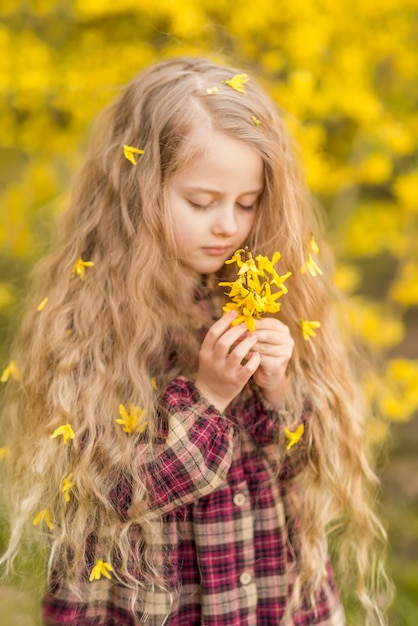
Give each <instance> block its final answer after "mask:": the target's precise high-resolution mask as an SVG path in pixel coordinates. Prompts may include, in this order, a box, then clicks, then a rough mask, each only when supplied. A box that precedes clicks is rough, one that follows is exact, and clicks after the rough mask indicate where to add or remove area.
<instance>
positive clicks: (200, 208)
mask: <svg viewBox="0 0 418 626" xmlns="http://www.w3.org/2000/svg"><path fill="white" fill-rule="evenodd" d="M189 204H190V206H191V207H192V208H193V209H194V210H195V211H204V210H205V209H207V208H209V206H210V205H209V204H197V203H196V202H192V201H191V200H189Z"/></svg>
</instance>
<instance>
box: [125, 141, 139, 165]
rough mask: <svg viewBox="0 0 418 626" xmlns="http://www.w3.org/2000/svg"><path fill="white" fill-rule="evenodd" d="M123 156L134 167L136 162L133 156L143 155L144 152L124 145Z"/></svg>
mask: <svg viewBox="0 0 418 626" xmlns="http://www.w3.org/2000/svg"><path fill="white" fill-rule="evenodd" d="M123 154H124V155H125V157H126V158H127V159H128V161H130V162H131V163H132V165H136V164H137V163H138V161H137V160H136V159H135V154H139V155H141V154H144V151H143V150H140V149H139V148H135V147H134V146H127V145H126V144H124V146H123Z"/></svg>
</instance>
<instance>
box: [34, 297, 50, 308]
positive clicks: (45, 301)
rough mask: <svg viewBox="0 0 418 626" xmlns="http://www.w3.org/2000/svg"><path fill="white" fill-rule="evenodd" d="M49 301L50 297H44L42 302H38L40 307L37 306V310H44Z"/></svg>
mask: <svg viewBox="0 0 418 626" xmlns="http://www.w3.org/2000/svg"><path fill="white" fill-rule="evenodd" d="M47 302H48V297H46V298H44V299H43V300H42V302H40V303H39V304H38V308H37V309H36V310H37V311H43V309H44V308H45V306H46V303H47Z"/></svg>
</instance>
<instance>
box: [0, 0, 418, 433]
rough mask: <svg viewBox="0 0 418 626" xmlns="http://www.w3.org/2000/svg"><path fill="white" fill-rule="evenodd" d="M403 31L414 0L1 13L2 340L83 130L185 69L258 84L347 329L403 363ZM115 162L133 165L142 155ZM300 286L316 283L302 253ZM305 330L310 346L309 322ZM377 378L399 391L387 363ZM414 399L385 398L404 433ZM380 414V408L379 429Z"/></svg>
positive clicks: (413, 209) (410, 299)
mask: <svg viewBox="0 0 418 626" xmlns="http://www.w3.org/2000/svg"><path fill="white" fill-rule="evenodd" d="M415 24H416V3H415V2H413V1H411V0H398V2H393V1H392V0H390V1H389V0H382V1H381V2H378V3H377V2H375V1H374V0H364V1H363V2H361V3H360V2H355V3H350V4H347V3H346V2H344V1H343V0H333V1H332V2H331V1H330V0H312V1H311V2H308V1H307V0H294V1H293V2H291V3H289V2H284V0H279V1H278V2H274V1H273V0H260V2H259V3H258V4H257V6H256V7H255V6H254V3H253V2H250V0H238V2H237V3H235V4H234V5H232V4H231V3H227V2H225V1H224V0H201V1H200V2H196V0H179V1H178V2H177V3H173V2H172V1H171V0H160V2H158V3H149V2H145V1H144V0H120V1H119V2H117V3H115V2H111V1H110V0H83V1H81V0H68V1H66V2H64V1H63V0H3V2H2V13H1V17H0V88H1V92H2V94H3V98H2V99H1V101H0V202H1V206H2V211H1V212H0V272H2V274H0V281H1V282H0V315H1V316H2V319H3V323H2V325H1V328H2V330H1V333H2V335H1V336H2V338H4V336H5V334H6V330H7V327H8V324H9V321H10V324H11V323H12V321H13V305H14V304H15V303H16V299H19V297H20V296H21V294H22V293H23V286H24V280H25V277H26V276H27V273H28V269H29V267H30V266H31V265H32V264H33V262H34V261H35V260H36V259H37V258H38V257H39V256H40V255H41V253H42V252H43V250H44V246H45V242H46V241H48V239H49V224H50V222H51V217H52V216H53V215H54V214H56V213H59V212H60V211H61V210H62V208H63V207H65V206H66V203H67V195H66V194H67V191H66V190H67V189H68V183H69V179H70V177H71V175H72V174H73V173H74V171H75V170H76V168H77V166H78V164H79V163H80V160H81V158H82V153H83V149H82V146H83V140H84V137H85V131H86V128H87V126H88V125H89V123H90V122H91V120H92V119H93V118H94V117H95V116H96V114H97V113H98V112H99V111H100V110H101V109H102V107H103V106H104V105H105V104H106V103H108V102H109V101H110V100H112V99H113V98H114V96H115V95H116V93H117V91H118V86H119V85H121V84H123V83H125V82H126V81H128V80H129V79H130V78H131V76H132V75H133V74H135V73H136V72H137V71H138V70H140V69H141V68H143V67H146V66H148V65H149V64H150V63H153V62H155V61H157V60H159V59H161V58H164V57H169V56H173V55H176V54H192V55H209V56H210V57H211V58H213V59H214V60H220V61H225V60H226V61H229V60H232V62H233V63H234V64H235V65H237V66H241V67H243V68H245V71H246V72H248V74H237V75H235V76H234V77H233V78H232V79H231V80H230V81H229V82H230V84H229V86H230V87H231V89H234V90H236V91H237V92H238V93H239V94H240V95H241V96H242V97H245V84H246V81H247V80H248V78H249V77H251V76H252V75H254V76H256V77H260V79H261V80H262V81H263V84H264V85H265V86H266V87H267V89H268V90H269V91H270V93H271V95H272V97H273V98H274V99H275V100H276V102H277V103H278V105H279V106H280V107H281V108H282V109H283V110H285V111H287V113H286V115H285V121H286V124H287V125H288V126H289V128H290V130H291V131H292V133H293V134H294V136H295V138H296V140H297V143H298V145H299V146H300V159H301V162H302V163H303V166H304V169H305V171H306V177H307V181H308V184H309V186H310V187H311V189H312V191H313V193H314V194H315V195H316V196H317V197H318V198H319V200H320V201H321V203H322V204H323V206H324V207H325V209H326V212H327V214H328V223H329V226H330V230H331V235H332V236H331V238H330V239H331V242H332V244H333V246H334V251H335V253H336V257H337V266H336V274H335V280H336V283H337V284H338V285H339V286H340V287H341V288H342V289H343V290H344V291H345V292H346V293H347V294H349V297H350V298H351V297H353V301H352V304H351V305H350V307H349V309H348V318H349V321H350V323H351V324H352V327H353V330H354V331H355V333H356V334H357V335H358V336H360V337H361V338H362V339H363V340H365V342H366V343H368V345H370V346H371V347H372V348H378V349H380V350H383V352H385V351H387V352H388V354H389V351H390V355H391V357H392V358H393V359H394V362H395V363H396V362H397V360H398V359H404V360H405V361H408V358H411V357H412V356H413V355H414V354H416V348H417V347H416V345H415V346H414V344H413V342H411V341H410V337H413V336H415V335H414V333H415V332H416V326H417V322H416V319H417V318H418V316H417V315H415V316H414V312H416V309H417V307H418V271H417V267H418V247H417V246H416V243H415V241H416V238H417V220H418V216H417V214H418V199H417V198H418V169H417V159H416V154H417V143H418V113H417V111H418V107H417V94H416V84H417V67H418V48H417V46H416V45H415V43H416V33H415V31H414V25H415ZM214 50H216V51H223V55H222V54H220V53H217V54H214V53H213V51H214ZM225 57H226V58H225ZM214 93H215V92H214ZM253 122H254V124H258V123H259V120H257V119H253ZM124 154H125V156H126V158H127V159H129V160H130V161H131V163H132V164H133V165H134V164H136V163H138V166H139V160H140V158H141V154H142V150H141V146H138V147H135V146H125V148H124ZM74 262H75V265H74V275H75V277H77V278H79V279H81V280H83V279H84V278H85V277H86V275H87V274H88V273H89V272H91V271H94V268H92V261H90V260H83V259H79V260H76V259H75V260H74ZM304 271H306V272H309V273H310V274H312V275H315V274H318V273H320V271H321V270H320V268H319V266H318V265H317V263H316V259H315V250H314V246H313V247H312V248H311V250H310V251H309V253H308V258H307V261H306V264H305V267H304ZM267 290H268V288H267V287H266V293H265V294H264V297H267V299H268V300H269V301H270V305H271V306H273V304H272V303H273V302H274V303H275V304H278V302H277V300H274V299H272V298H273V296H272V294H267ZM45 295H47V294H45ZM236 295H237V294H235V296H236ZM235 296H234V297H235ZM255 300H256V299H254V301H255ZM46 303H47V300H46V299H45V301H43V303H41V305H42V304H43V306H45V305H46ZM41 305H40V306H41ZM251 306H255V310H256V309H257V306H258V304H257V305H256V304H255V303H254V302H253V304H252V305H251ZM42 308H43V307H42V306H41V309H40V310H42ZM414 319H415V321H414ZM302 321H303V322H305V325H304V326H303V329H304V333H305V334H307V337H308V338H309V337H310V336H311V335H310V333H311V332H315V329H314V327H313V326H309V324H312V323H313V322H314V321H311V320H302ZM302 321H301V323H302ZM306 324H308V326H307V325H306ZM0 356H1V357H2V358H3V362H2V368H1V370H2V371H3V370H4V377H5V378H8V377H9V376H12V378H13V376H14V377H15V376H16V371H14V373H13V372H12V371H11V370H8V369H7V367H8V366H7V363H9V361H10V358H11V356H10V355H8V354H5V353H4V352H3V353H2V354H1V355H0ZM395 369H396V368H395ZM381 375H382V381H383V380H384V381H385V382H390V381H392V383H393V385H395V387H396V384H397V383H396V380H397V379H396V376H395V374H394V371H393V369H392V368H391V360H389V361H388V362H387V364H386V365H385V366H384V368H383V370H382V373H381ZM394 376H395V378H393V377H394ZM389 387H391V385H389ZM389 387H388V388H389ZM414 393H415V392H414V391H413V390H411V388H410V386H407V387H406V388H405V390H404V393H403V394H395V395H394V396H393V398H395V400H393V402H395V404H396V406H397V407H398V408H397V410H398V411H399V412H400V413H401V414H402V415H403V416H404V419H408V418H410V417H411V416H412V414H413V412H414V411H415V410H416V408H414V407H415V403H414V399H413V397H412V396H413V395H414ZM393 402H392V403H391V402H389V400H387V401H385V402H381V403H380V408H381V410H382V411H384V413H385V415H386V416H387V417H388V418H389V419H394V412H395V411H394V408H393ZM121 419H123V420H125V422H126V419H127V417H126V416H124V417H121ZM121 425H122V427H123V426H124V424H121ZM125 426H126V423H125Z"/></svg>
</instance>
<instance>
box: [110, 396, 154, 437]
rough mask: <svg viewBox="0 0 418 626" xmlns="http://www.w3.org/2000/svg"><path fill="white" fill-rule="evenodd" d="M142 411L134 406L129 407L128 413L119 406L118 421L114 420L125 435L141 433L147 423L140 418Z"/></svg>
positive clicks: (121, 405)
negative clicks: (120, 426) (121, 427)
mask: <svg viewBox="0 0 418 626" xmlns="http://www.w3.org/2000/svg"><path fill="white" fill-rule="evenodd" d="M143 413H144V410H143V409H141V408H140V407H139V406H136V405H135V404H132V403H131V404H130V405H129V412H128V411H127V410H126V408H125V407H124V406H123V404H120V405H119V415H120V419H117V420H116V423H117V424H121V425H122V426H123V430H124V431H125V433H134V432H137V433H141V434H142V433H143V432H144V431H145V429H146V428H147V426H148V422H147V421H146V420H145V419H144V418H143V417H142V414H143Z"/></svg>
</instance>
